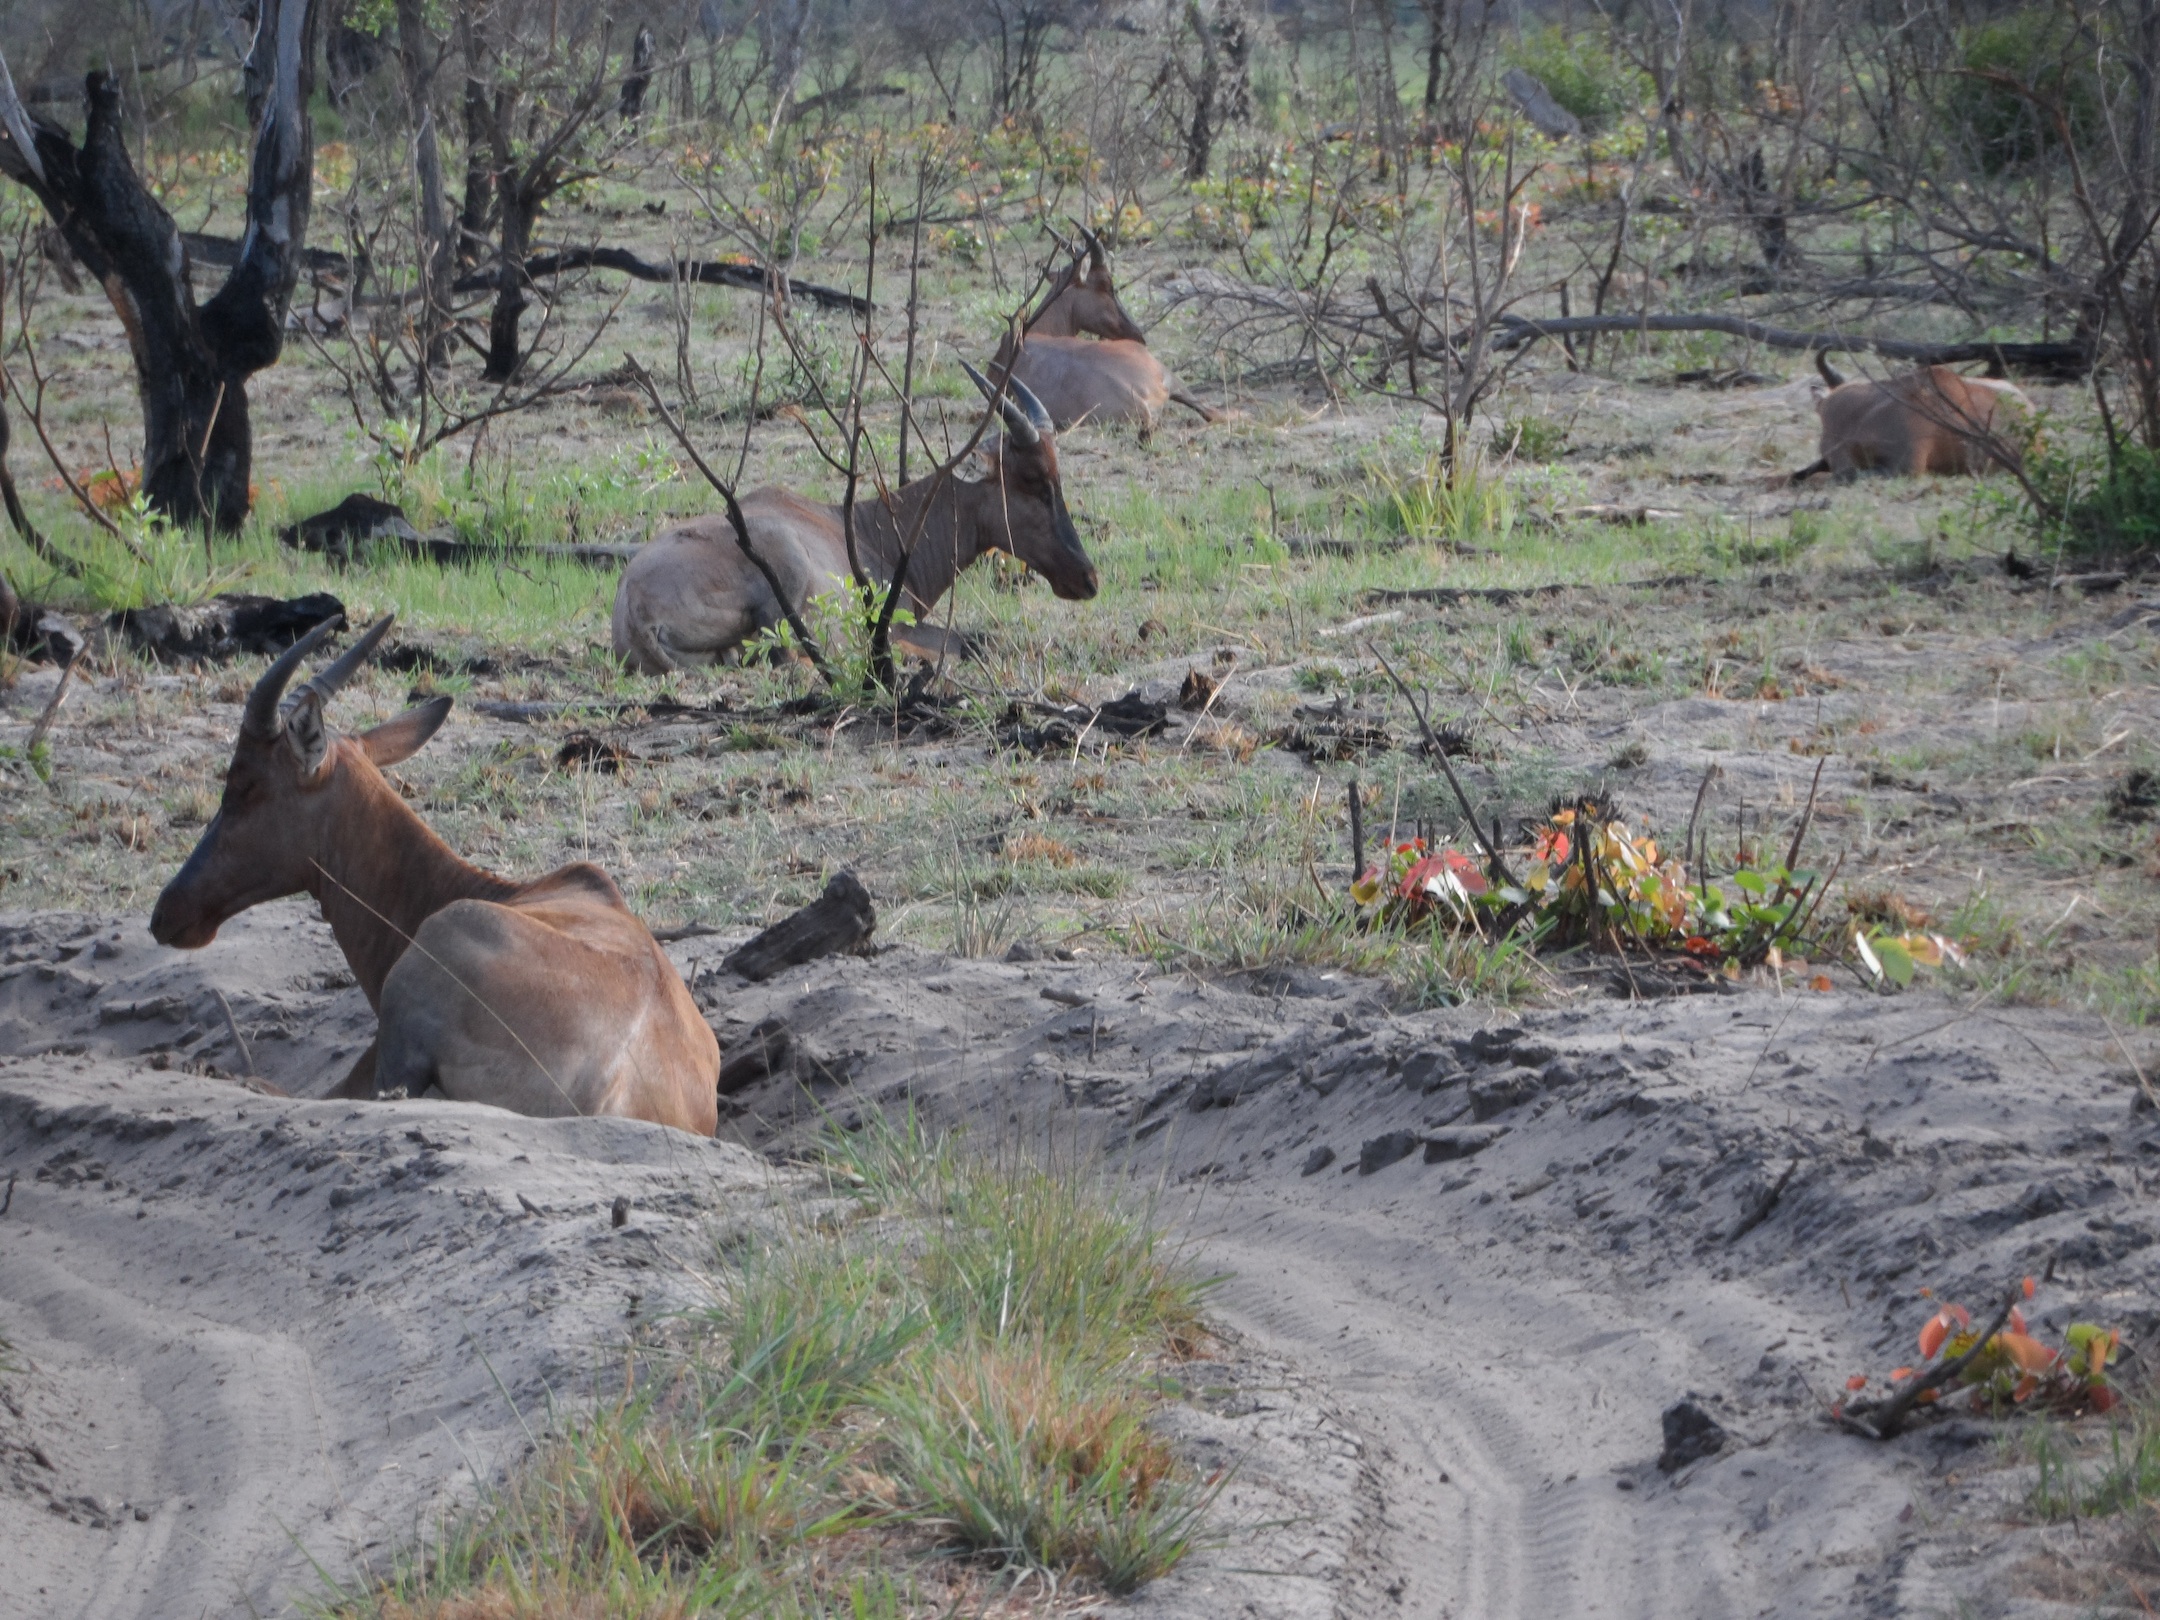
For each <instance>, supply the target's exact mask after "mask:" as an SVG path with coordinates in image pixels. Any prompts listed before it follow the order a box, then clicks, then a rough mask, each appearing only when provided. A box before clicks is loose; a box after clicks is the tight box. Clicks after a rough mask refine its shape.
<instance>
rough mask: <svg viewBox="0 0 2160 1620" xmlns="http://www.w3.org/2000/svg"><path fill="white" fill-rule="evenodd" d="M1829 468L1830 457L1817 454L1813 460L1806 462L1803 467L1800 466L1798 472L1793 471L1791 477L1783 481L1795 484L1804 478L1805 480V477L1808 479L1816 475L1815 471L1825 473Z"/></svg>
mask: <svg viewBox="0 0 2160 1620" xmlns="http://www.w3.org/2000/svg"><path fill="white" fill-rule="evenodd" d="M1829 470H1830V458H1829V457H1828V456H1817V457H1816V458H1815V459H1814V460H1813V461H1811V462H1809V463H1808V464H1807V465H1806V466H1805V467H1802V468H1801V469H1800V470H1799V471H1798V472H1796V473H1794V474H1793V475H1792V477H1790V478H1788V479H1786V480H1785V482H1786V483H1787V484H1795V485H1796V484H1799V483H1801V482H1803V481H1804V480H1806V479H1809V478H1813V477H1814V476H1815V475H1816V474H1817V473H1826V472H1828V471H1829Z"/></svg>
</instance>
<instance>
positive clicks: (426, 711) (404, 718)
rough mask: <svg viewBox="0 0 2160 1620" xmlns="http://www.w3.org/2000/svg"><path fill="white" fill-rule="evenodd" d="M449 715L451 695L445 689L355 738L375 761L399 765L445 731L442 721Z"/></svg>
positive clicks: (378, 763) (379, 763) (380, 763)
mask: <svg viewBox="0 0 2160 1620" xmlns="http://www.w3.org/2000/svg"><path fill="white" fill-rule="evenodd" d="M449 718H450V694H449V693H447V692H445V693H444V694H443V695H442V696H440V697H432V698H429V699H428V700H427V702H425V703H423V704H421V705H419V707H417V708H412V709H407V710H406V711H405V712H404V713H403V714H401V715H399V716H398V717H397V718H396V719H395V720H385V721H384V722H383V723H382V724H381V725H379V726H377V727H375V729H374V730H372V731H363V732H361V733H360V735H359V736H358V737H356V738H354V739H353V740H354V741H355V742H357V743H359V745H360V748H361V751H362V752H364V753H365V754H366V755H367V757H368V758H369V759H370V760H372V761H374V763H375V764H377V765H379V766H381V765H395V764H396V763H397V762H398V761H399V760H401V759H410V758H412V757H413V755H415V754H417V753H419V752H420V750H421V749H423V748H425V747H426V746H427V744H428V739H429V738H430V737H432V736H434V735H435V733H436V732H438V731H440V730H442V723H443V722H444V721H445V720H447V719H449Z"/></svg>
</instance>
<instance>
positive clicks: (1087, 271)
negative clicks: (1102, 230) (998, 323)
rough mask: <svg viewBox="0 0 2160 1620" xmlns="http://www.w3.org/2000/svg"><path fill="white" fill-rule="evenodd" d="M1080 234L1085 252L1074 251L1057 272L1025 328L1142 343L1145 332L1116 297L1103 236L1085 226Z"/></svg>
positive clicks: (1050, 334) (1054, 334)
mask: <svg viewBox="0 0 2160 1620" xmlns="http://www.w3.org/2000/svg"><path fill="white" fill-rule="evenodd" d="M1080 234H1081V238H1082V240H1083V241H1084V242H1085V243H1086V248H1085V251H1084V252H1081V251H1075V252H1074V254H1073V260H1072V263H1071V264H1070V265H1068V266H1067V267H1066V268H1065V269H1064V271H1063V272H1061V273H1060V274H1059V276H1058V279H1057V282H1056V284H1055V285H1054V286H1052V287H1051V289H1050V294H1049V296H1048V297H1046V298H1045V299H1044V300H1043V301H1042V305H1041V307H1040V308H1038V309H1037V310H1036V311H1035V313H1034V314H1033V315H1032V316H1030V317H1029V318H1028V323H1027V329H1028V330H1029V331H1030V332H1039V333H1041V334H1042V335H1043V336H1044V337H1078V336H1080V335H1081V334H1082V333H1086V334H1088V335H1090V336H1093V337H1099V338H1123V339H1125V340H1127V341H1129V342H1132V343H1145V342H1146V341H1147V333H1145V332H1143V331H1142V330H1141V329H1140V323H1139V322H1138V321H1136V320H1134V319H1133V318H1132V316H1131V315H1129V314H1127V313H1126V310H1125V306H1124V304H1123V303H1122V302H1120V301H1119V299H1118V291H1117V283H1116V282H1115V281H1113V280H1112V279H1111V277H1110V261H1109V259H1108V258H1107V257H1105V255H1104V253H1103V245H1102V238H1101V237H1099V236H1097V235H1096V234H1095V233H1094V232H1093V231H1090V230H1086V229H1084V228H1083V229H1082V231H1081V233H1080Z"/></svg>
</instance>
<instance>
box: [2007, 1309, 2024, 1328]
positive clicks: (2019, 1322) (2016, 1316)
mask: <svg viewBox="0 0 2160 1620" xmlns="http://www.w3.org/2000/svg"><path fill="white" fill-rule="evenodd" d="M2010 1331H2011V1332H2012V1333H2023V1332H2024V1331H2025V1313H2024V1312H2023V1311H2021V1310H2019V1309H2018V1308H2017V1307H2016V1306H2015V1305H2013V1306H2011V1307H2010Z"/></svg>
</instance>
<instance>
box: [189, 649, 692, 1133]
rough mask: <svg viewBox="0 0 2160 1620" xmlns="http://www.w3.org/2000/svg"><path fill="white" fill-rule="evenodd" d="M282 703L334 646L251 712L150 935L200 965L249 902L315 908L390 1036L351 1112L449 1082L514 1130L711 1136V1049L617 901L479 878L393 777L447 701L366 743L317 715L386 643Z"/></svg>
mask: <svg viewBox="0 0 2160 1620" xmlns="http://www.w3.org/2000/svg"><path fill="white" fill-rule="evenodd" d="M390 623H391V621H390V619H389V618H387V617H386V618H383V619H380V620H378V621H377V622H376V623H375V625H374V626H373V627H372V628H370V629H369V630H368V632H367V633H366V634H365V635H363V636H362V637H361V638H360V639H359V641H358V642H356V643H355V644H354V645H353V646H352V647H351V648H350V649H349V650H348V651H347V652H346V653H345V654H344V655H343V656H342V657H340V658H339V659H338V660H337V661H336V662H335V663H333V664H332V665H330V666H329V668H327V669H325V670H324V671H323V672H322V673H321V674H319V675H317V676H316V677H315V678H314V679H313V680H311V681H309V682H307V683H306V684H305V685H304V686H302V687H301V688H300V690H299V692H298V693H296V694H295V695H294V697H293V699H292V701H291V702H290V703H287V704H285V705H284V706H283V708H282V709H281V708H280V706H279V704H280V699H281V698H282V697H283V696H284V693H285V687H286V685H287V683H288V682H290V681H291V679H292V677H293V674H294V672H295V671H296V670H298V668H299V667H300V664H301V661H302V660H303V659H305V658H306V657H307V655H308V654H309V653H311V652H313V651H314V650H315V648H316V647H318V646H320V645H321V643H322V641H323V638H324V637H325V636H327V635H328V634H329V632H330V623H329V622H328V621H325V622H324V623H322V624H319V625H317V626H316V627H315V628H314V629H313V630H311V631H309V632H308V633H307V634H306V635H305V636H303V637H301V639H300V640H298V641H297V642H295V643H294V644H293V645H292V647H291V649H290V650H289V651H287V652H286V653H285V655H284V656H283V657H281V658H279V659H278V660H277V662H276V663H274V664H272V665H271V666H270V668H269V670H268V671H267V672H266V673H265V674H264V675H263V677H262V679H261V680H259V681H257V682H256V683H255V689H254V690H253V691H252V692H251V693H249V694H248V700H247V708H246V710H245V711H244V713H243V715H242V718H241V721H240V740H239V743H238V744H237V746H236V747H235V748H234V750H233V758H232V764H231V765H230V766H229V767H228V768H227V769H226V772H225V797H224V800H223V802H222V803H221V804H220V805H219V807H218V813H217V814H216V815H215V816H214V817H212V818H211V822H210V825H209V826H208V827H207V828H206V829H205V830H204V832H203V835H202V841H201V842H200V843H198V844H197V845H196V846H195V852H194V853H193V854H192V855H190V856H189V857H188V858H187V864H186V865H184V866H182V867H181V868H180V871H179V873H178V874H177V875H176V876H175V877H174V878H173V880H172V881H171V882H170V883H168V884H166V885H165V891H164V893H162V894H160V895H159V896H158V900H157V907H156V909H155V910H154V911H152V912H151V914H150V932H151V935H152V937H154V938H155V939H156V940H157V941H158V943H159V944H161V945H177V946H179V947H181V948H182V949H183V950H195V949H198V948H200V947H202V946H205V945H208V944H209V943H210V942H211V941H212V940H213V939H215V938H216V937H217V932H218V929H219V928H220V927H221V926H222V925H223V924H224V923H226V922H227V921H229V920H230V919H231V918H233V917H235V916H237V915H239V914H240V913H241V912H243V911H245V910H247V909H248V908H249V907H250V906H257V905H261V904H262V903H263V902H264V901H265V900H275V899H278V898H280V897H281V896H284V895H288V894H302V893H304V894H309V895H312V896H314V898H315V900H316V902H317V903H318V904H319V905H320V906H321V907H322V913H323V916H324V918H325V919H326V920H327V921H328V922H329V924H330V930H331V932H332V933H333V934H335V935H336V936H337V942H338V946H339V948H340V949H342V950H343V951H344V952H345V960H346V961H347V962H348V963H349V964H350V965H351V967H352V972H353V977H354V978H355V979H356V980H358V981H359V984H360V989H361V990H362V992H363V993H364V994H365V995H366V996H367V999H368V1005H369V1006H371V1007H373V1008H374V1009H375V1012H376V1016H377V1019H378V1024H377V1029H376V1035H375V1041H374V1044H373V1045H371V1046H370V1047H369V1048H368V1050H367V1051H366V1052H365V1053H364V1054H362V1056H361V1058H360V1061H359V1062H358V1063H357V1064H355V1065H354V1066H353V1070H352V1072H351V1074H349V1075H348V1076H347V1077H346V1079H345V1081H344V1082H343V1084H342V1085H340V1086H339V1087H338V1089H337V1090H336V1091H335V1092H334V1093H332V1095H334V1096H342V1097H372V1096H375V1095H378V1094H379V1093H381V1092H383V1091H389V1090H395V1089H397V1088H399V1087H403V1088H404V1089H405V1091H407V1092H408V1093H410V1094H412V1095H415V1096H417V1095H419V1094H420V1093H421V1092H422V1091H424V1090H426V1089H427V1088H428V1087H429V1086H439V1087H440V1088H441V1089H442V1092H443V1095H444V1096H446V1097H450V1098H453V1099H455V1100H457V1101H460V1102H482V1103H492V1104H494V1105H495V1106H497V1107H500V1108H508V1109H511V1110H512V1111H514V1112H516V1113H520V1114H539V1115H563V1114H615V1115H621V1116H623V1117H626V1118H630V1119H645V1120H651V1121H653V1122H655V1123H656V1124H661V1125H672V1126H674V1127H675V1128H676V1129H678V1130H684V1131H691V1132H695V1133H696V1134H697V1135H699V1136H710V1135H712V1133H713V1130H714V1129H715V1127H716V1126H717V1125H718V1123H719V1114H718V1104H717V1102H716V1094H715V1091H714V1087H715V1084H716V1082H717V1081H718V1078H719V1073H720V1049H719V1045H718V1043H717V1042H716V1041H714V1039H713V1033H712V1030H711V1029H709V1028H708V1027H707V1026H706V1023H705V1020H704V1019H703V1018H701V1017H700V1016H699V1015H698V1010H697V1008H696V1006H695V1005H693V1004H692V1002H691V1000H690V993H689V992H688V991H687V990H685V989H684V988H683V982H682V977H681V975H680V974H678V973H677V972H676V971H675V967H674V964H673V963H671V962H670V961H669V960H668V959H667V957H666V955H665V954H664V953H663V952H662V951H661V949H660V947H659V945H658V944H657V943H655V941H654V940H653V937H652V935H651V934H650V933H649V932H647V930H646V928H645V925H644V924H643V923H641V922H639V921H638V920H637V918H636V917H634V916H632V915H631V914H630V908H629V907H628V906H626V905H624V904H623V897H622V893H621V891H620V890H618V889H617V888H616V887H615V885H614V884H613V883H612V882H611V881H610V880H609V878H608V875H607V874H606V873H605V872H603V871H601V870H600V868H599V867H597V866H594V865H591V864H590V863H588V862H584V861H580V862H578V863H576V864H575V865H572V866H565V867H562V868H561V869H560V870H558V871H554V872H551V873H549V874H548V875H547V876H546V877H543V878H539V879H537V880H535V881H534V882H531V883H513V882H511V881H509V880H508V879H506V878H499V877H496V876H494V875H493V874H491V873H488V872H483V871H481V870H480V869H479V868H477V867H474V866H468V865H467V864H466V863H465V862H464V861H462V860H460V859H459V858H458V857H457V856H456V855H455V854H453V853H451V850H450V848H449V846H448V845H447V844H445V843H444V842H443V841H442V840H441V839H440V838H438V837H436V836H435V834H434V833H433V832H431V831H430V830H429V829H428V827H427V824H426V823H424V822H423V821H421V819H420V818H419V816H417V815H415V814H414V813H413V811H412V810H411V809H409V808H408V807H407V806H406V804H405V801H404V800H403V799H402V798H400V797H399V795H398V792H397V790H396V789H395V788H393V787H391V786H390V784H389V783H388V782H386V781H384V780H383V775H382V767H384V766H386V765H394V764H396V763H397V762H398V761H399V760H402V759H406V758H408V757H410V756H411V755H412V754H414V753H417V752H418V751H419V750H420V748H421V747H422V746H423V745H425V744H426V742H427V741H428V739H429V738H430V737H432V736H434V735H435V732H436V729H437V728H438V727H440V726H441V725H442V723H443V720H444V719H445V717H447V716H448V714H449V713H450V699H449V698H447V697H438V698H435V699H433V700H431V701H429V702H427V703H423V704H421V705H420V706H419V707H417V708H413V709H407V710H406V711H405V712H404V713H403V714H401V715H399V716H397V718H395V719H393V720H388V721H385V722H384V723H383V724H382V725H379V726H377V727H375V728H374V729H373V730H371V731H365V732H362V733H361V734H360V735H359V736H357V737H346V736H340V735H338V734H337V733H336V732H334V731H332V730H331V729H330V727H329V725H328V724H327V722H326V721H325V720H324V718H323V711H324V709H325V708H326V707H328V705H329V702H330V699H331V698H332V697H333V696H334V695H335V694H336V692H337V690H338V688H339V687H340V686H343V685H344V684H345V683H346V682H347V681H349V680H350V679H351V678H352V677H353V675H354V673H355V672H356V671H358V670H359V669H360V667H361V666H362V665H364V664H365V663H366V662H367V660H368V658H369V656H370V655H371V654H373V652H374V651H375V648H376V647H377V645H378V644H380V642H381V641H382V638H383V636H384V634H385V633H386V632H387V631H388V630H389V628H390Z"/></svg>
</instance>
